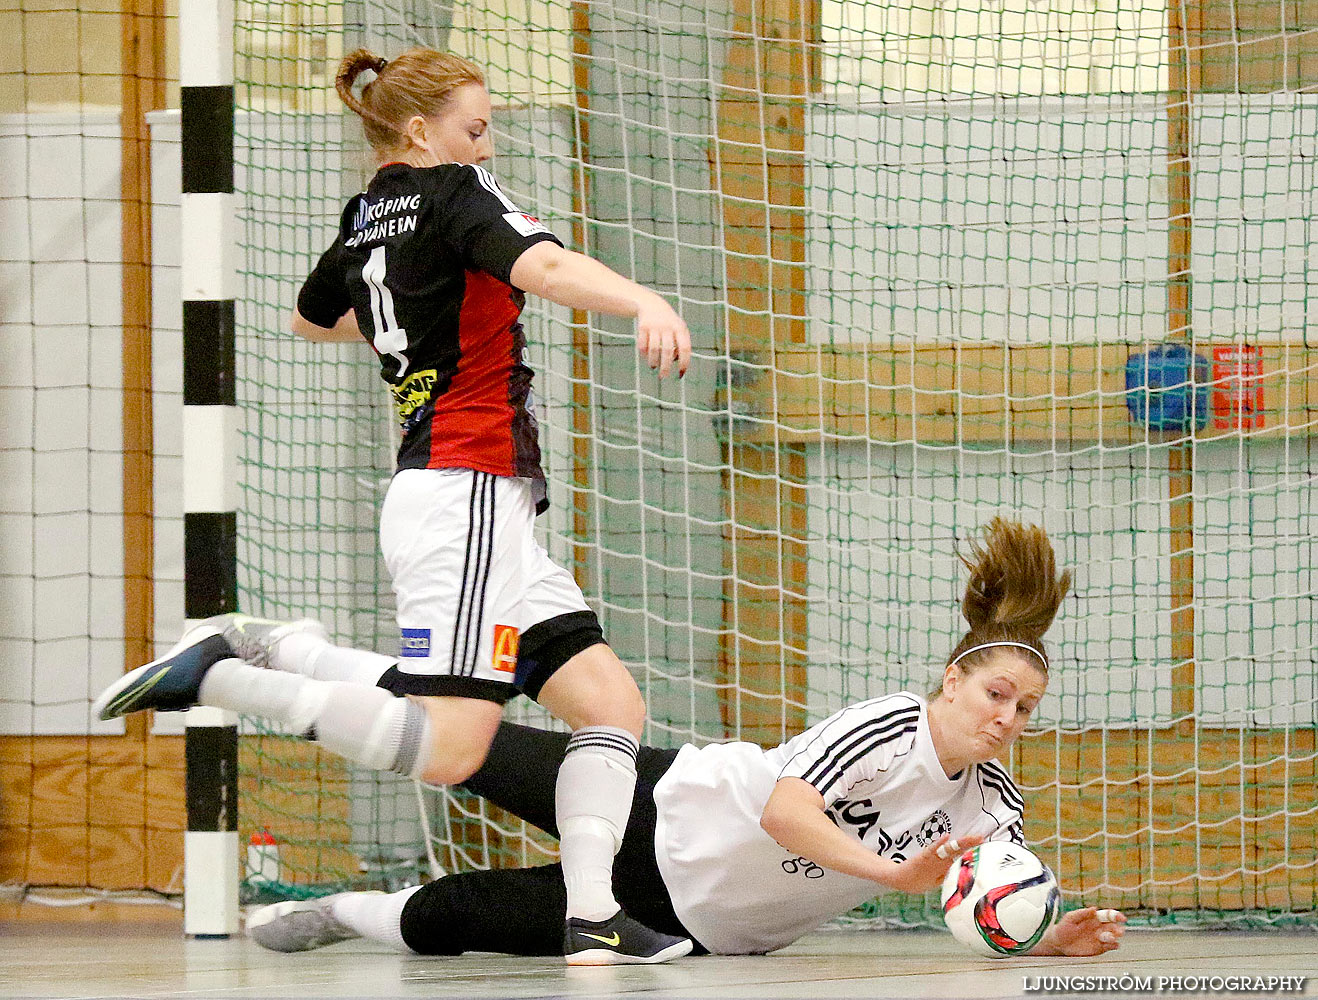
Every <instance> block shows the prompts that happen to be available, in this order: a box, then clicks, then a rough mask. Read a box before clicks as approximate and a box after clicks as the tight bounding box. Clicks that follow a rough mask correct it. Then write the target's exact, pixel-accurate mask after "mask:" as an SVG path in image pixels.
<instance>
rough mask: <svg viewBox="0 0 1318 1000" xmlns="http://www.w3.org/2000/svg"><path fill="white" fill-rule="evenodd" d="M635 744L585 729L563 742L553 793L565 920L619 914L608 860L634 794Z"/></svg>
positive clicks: (613, 732) (616, 734) (611, 731)
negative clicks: (564, 892)
mask: <svg viewBox="0 0 1318 1000" xmlns="http://www.w3.org/2000/svg"><path fill="white" fill-rule="evenodd" d="M639 749H640V744H639V742H638V741H637V739H636V737H635V736H633V735H632V734H631V733H629V732H628V731H627V730H625V729H617V728H615V727H613V726H587V727H585V728H583V729H578V730H577V731H576V732H574V733H573V734H572V738H571V739H570V740H569V741H568V745H567V752H566V754H565V755H564V757H563V764H562V766H561V767H560V768H559V771H558V784H557V785H556V786H555V790H554V809H555V813H556V814H557V820H558V834H559V838H558V839H559V855H560V860H561V862H562V865H563V881H564V882H565V883H566V885H567V915H568V916H569V917H581V918H584V919H586V920H607V919H608V918H609V917H611V916H613V915H614V914H615V913H617V912H618V909H619V906H618V901H617V899H616V898H615V897H614V895H613V856H614V855H615V854H617V853H618V848H619V847H621V846H622V836H623V833H624V832H625V831H626V829H627V819H628V817H629V816H630V815H631V811H632V797H633V796H634V795H635V794H636V754H637V752H638V751H639Z"/></svg>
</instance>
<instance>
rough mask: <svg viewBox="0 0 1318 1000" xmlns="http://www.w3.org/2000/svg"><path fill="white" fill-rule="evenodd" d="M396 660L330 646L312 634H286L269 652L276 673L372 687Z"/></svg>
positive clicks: (345, 647) (367, 652)
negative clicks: (282, 672)
mask: <svg viewBox="0 0 1318 1000" xmlns="http://www.w3.org/2000/svg"><path fill="white" fill-rule="evenodd" d="M397 662H398V661H397V660H395V659H394V658H393V657H390V656H384V655H383V654H381V653H372V652H371V651H370V650H366V649H352V648H350V647H347V646H333V645H331V644H330V643H328V642H326V641H325V640H324V639H322V638H321V637H320V636H318V635H316V634H314V633H312V632H290V633H289V634H288V635H286V636H284V637H283V638H282V639H280V640H279V641H278V642H277V643H275V648H274V649H273V650H271V651H270V666H272V667H274V668H275V669H276V670H287V671H291V672H292V673H298V674H304V675H306V676H307V677H314V678H315V679H316V680H318V681H346V682H347V683H349V684H364V685H367V686H368V687H371V686H374V685H375V683H376V682H377V681H379V679H380V677H381V676H382V675H383V674H384V672H385V671H386V670H388V669H389V668H390V667H392V666H393V665H394V664H395V663H397Z"/></svg>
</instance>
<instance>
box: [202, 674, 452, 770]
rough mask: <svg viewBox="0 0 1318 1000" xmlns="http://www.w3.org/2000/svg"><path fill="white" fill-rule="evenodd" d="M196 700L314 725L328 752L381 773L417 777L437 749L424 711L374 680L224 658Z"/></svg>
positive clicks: (297, 728)
mask: <svg viewBox="0 0 1318 1000" xmlns="http://www.w3.org/2000/svg"><path fill="white" fill-rule="evenodd" d="M198 700H199V701H200V702H201V703H202V704H203V705H213V706H214V707H216V708H227V709H228V710H229V711H231V712H240V713H242V714H244V715H255V716H259V717H261V718H263V719H270V720H273V721H275V722H280V723H283V724H284V725H285V726H288V727H289V728H290V729H292V730H293V731H294V732H297V733H305V732H307V731H308V730H311V729H314V730H315V738H316V741H317V742H318V743H320V744H321V745H322V746H323V747H325V748H326V749H327V750H332V751H334V752H335V753H337V754H339V755H340V756H341V757H346V758H347V759H348V760H350V761H353V762H354V763H356V764H360V765H361V766H363V767H367V768H370V769H372V770H376V771H395V772H397V773H398V774H405V775H407V776H408V777H412V778H419V777H420V776H421V775H422V774H423V773H424V772H425V769H426V765H427V764H428V763H429V760H430V755H431V753H432V750H431V736H430V721H429V718H428V717H427V715H426V710H425V709H424V708H422V707H421V706H420V705H418V704H417V703H416V702H414V701H412V700H411V699H410V698H396V697H394V695H392V694H390V693H389V692H388V691H385V690H384V689H382V688H378V687H375V686H373V685H362V684H348V683H345V682H342V681H318V680H315V679H314V678H311V677H304V676H303V675H301V674H286V673H282V672H280V671H278V670H262V669H261V668H260V667H253V666H251V665H250V664H247V663H244V662H243V661H242V660H221V661H220V662H219V663H217V664H215V665H214V666H213V667H211V668H210V669H209V670H208V671H206V676H205V677H204V678H203V679H202V682H201V691H200V695H199V698H198Z"/></svg>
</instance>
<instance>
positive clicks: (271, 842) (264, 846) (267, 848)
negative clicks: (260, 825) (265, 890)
mask: <svg viewBox="0 0 1318 1000" xmlns="http://www.w3.org/2000/svg"><path fill="white" fill-rule="evenodd" d="M247 881H248V882H250V883H251V884H252V885H257V886H260V885H271V884H273V883H275V882H278V881H279V844H278V843H277V842H276V841H275V838H274V835H273V834H271V833H270V831H269V830H257V831H256V832H255V833H253V834H252V839H251V842H250V843H249V844H248V845H247Z"/></svg>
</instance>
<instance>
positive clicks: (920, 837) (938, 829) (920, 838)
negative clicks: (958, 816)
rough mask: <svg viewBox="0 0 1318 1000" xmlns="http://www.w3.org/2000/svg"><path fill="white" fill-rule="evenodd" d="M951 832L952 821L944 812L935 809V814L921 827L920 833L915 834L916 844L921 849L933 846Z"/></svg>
mask: <svg viewBox="0 0 1318 1000" xmlns="http://www.w3.org/2000/svg"><path fill="white" fill-rule="evenodd" d="M951 832H952V820H951V819H950V818H949V817H948V815H947V813H945V812H943V810H941V809H935V810H934V814H933V815H932V816H930V817H929V818H928V819H926V820H925V821H924V822H923V823H922V824H921V825H920V829H919V831H917V832H916V834H915V842H916V843H917V844H919V845H920V846H921V847H925V846H927V845H929V844H932V843H933V842H934V841H935V840H937V839H938V838H939V837H941V836H942V835H943V834H945V833H951Z"/></svg>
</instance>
